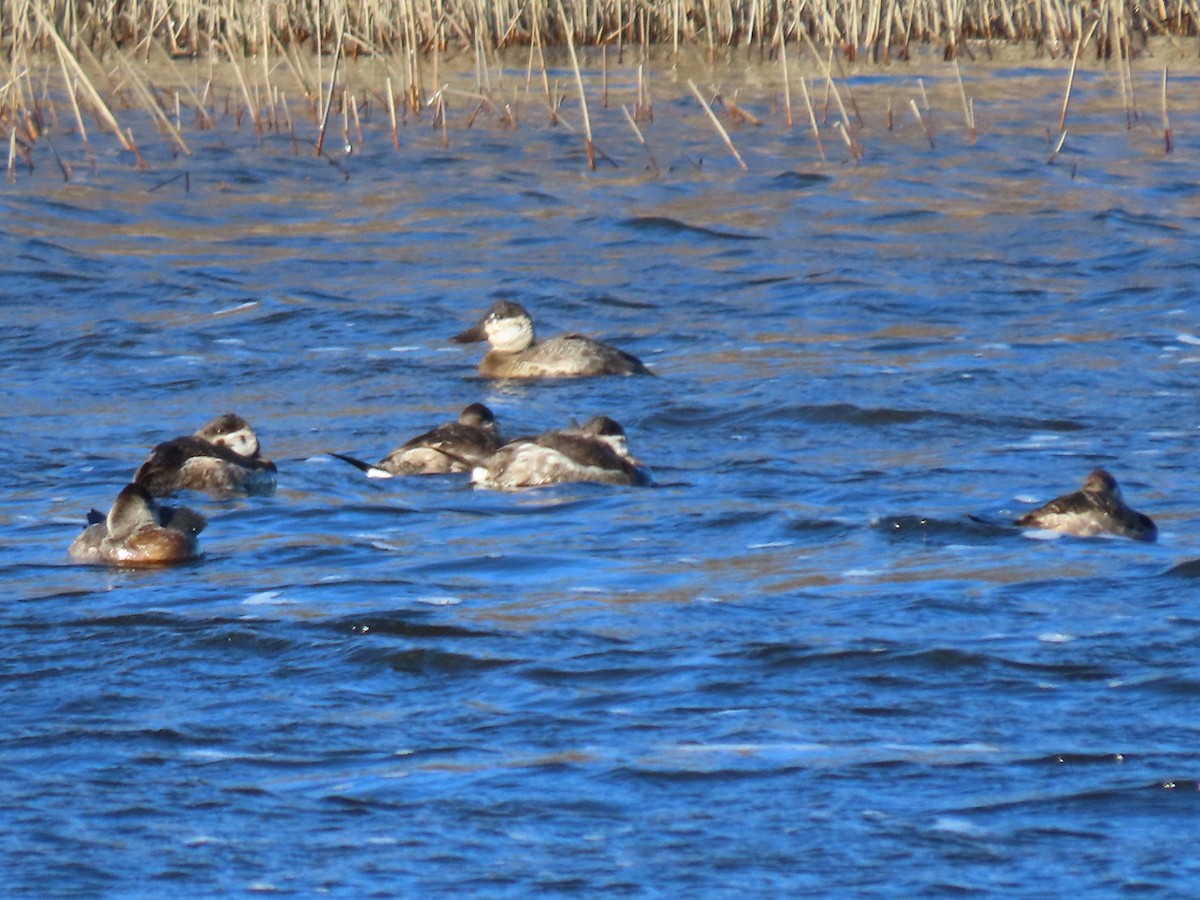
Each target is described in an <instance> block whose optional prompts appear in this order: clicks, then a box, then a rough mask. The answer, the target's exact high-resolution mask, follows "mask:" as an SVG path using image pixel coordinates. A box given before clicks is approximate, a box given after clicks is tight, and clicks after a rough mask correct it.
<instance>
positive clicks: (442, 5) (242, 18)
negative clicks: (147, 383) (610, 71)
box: [0, 0, 1200, 65]
mask: <svg viewBox="0 0 1200 900" xmlns="http://www.w3.org/2000/svg"><path fill="white" fill-rule="evenodd" d="M1198 21H1200V0H1150V2H1143V0H1092V2H1089V3H1087V4H1081V3H1079V2H1078V0H786V2H785V0H657V2H653V3H651V2H646V0H553V2H551V0H491V2H490V3H485V2H482V0H102V2H90V3H89V2H80V0H0V41H2V43H3V47H4V50H5V51H6V53H7V54H8V58H9V59H10V60H13V59H16V58H19V57H21V56H23V55H25V54H29V53H32V52H36V51H39V50H52V49H53V48H54V45H55V44H56V42H57V40H59V39H61V40H62V41H64V42H66V44H67V45H68V46H70V47H71V48H72V49H73V50H76V52H77V48H78V47H79V46H81V45H86V46H88V48H89V49H90V50H91V51H92V52H93V53H98V52H104V51H105V50H106V49H107V48H109V47H116V48H120V49H122V50H123V51H124V52H125V53H127V54H129V55H130V56H131V57H137V56H142V57H146V58H149V57H150V56H152V55H153V54H154V53H155V52H156V50H162V51H164V52H166V53H169V54H171V55H174V56H186V55H195V54H211V53H222V54H230V55H243V56H247V57H249V56H255V57H259V58H261V59H263V60H269V59H272V58H276V59H284V58H285V57H287V56H288V55H289V54H291V53H294V52H295V51H296V50H297V49H298V48H308V49H310V50H313V51H315V52H317V53H318V54H320V55H323V56H328V57H331V56H333V55H334V54H335V53H337V52H341V51H344V52H345V53H346V54H347V55H350V56H357V55H360V54H364V53H366V54H380V53H385V54H388V55H391V56H394V57H397V58H404V57H410V58H414V59H415V58H416V57H418V56H420V55H422V54H428V53H430V52H433V51H445V50H447V49H449V48H451V47H458V48H460V49H464V50H468V51H475V50H477V49H484V50H488V49H498V48H505V47H514V46H535V45H540V46H546V47H552V46H566V45H567V44H569V43H574V44H576V45H587V44H592V45H610V46H615V47H617V48H622V47H624V46H626V45H631V44H638V45H643V46H648V45H651V44H653V45H662V46H669V47H672V48H673V49H675V50H678V48H679V47H680V45H682V44H691V45H695V46H699V47H703V48H705V49H707V50H709V51H710V52H713V53H715V52H717V50H718V48H725V47H744V48H752V49H755V50H757V51H758V52H760V53H762V54H772V55H773V54H775V53H777V52H780V51H781V49H782V48H784V47H785V46H786V44H787V43H792V44H794V45H796V46H802V45H803V44H804V42H805V41H806V40H809V41H812V42H813V43H815V44H816V45H818V46H821V47H829V48H837V49H838V50H839V52H840V53H842V54H843V55H844V57H845V58H846V59H848V60H850V61H854V60H856V59H857V58H859V57H860V56H863V55H867V56H869V57H871V58H873V59H875V60H877V61H882V60H887V59H891V58H897V57H898V58H903V57H905V56H906V55H908V54H909V53H910V52H911V51H912V48H913V46H914V45H934V46H937V47H939V48H940V49H941V51H942V52H943V54H944V55H945V57H946V58H947V59H949V58H953V57H955V56H957V55H959V54H960V53H961V52H963V51H964V50H966V52H968V53H969V52H971V51H970V48H969V47H967V48H964V46H963V44H964V42H968V41H973V40H982V41H985V42H992V41H1004V42H1016V41H1030V42H1034V43H1036V44H1037V45H1038V46H1039V47H1043V48H1046V49H1047V50H1048V51H1049V52H1050V53H1052V54H1064V55H1066V54H1069V53H1070V52H1072V51H1073V48H1074V47H1075V45H1076V44H1077V43H1078V42H1079V41H1080V38H1081V36H1083V35H1085V34H1086V35H1089V38H1088V42H1089V43H1090V46H1091V49H1092V51H1093V52H1095V53H1096V54H1097V55H1098V56H1101V57H1104V58H1111V57H1113V56H1114V55H1121V54H1123V53H1126V54H1128V53H1133V52H1136V45H1137V43H1138V42H1139V41H1144V40H1146V39H1147V38H1149V37H1151V36H1155V35H1172V36H1178V37H1187V36H1195V35H1196V34H1197V22H1198ZM265 64H266V63H264V65H265ZM413 65H416V63H415V62H414V63H413Z"/></svg>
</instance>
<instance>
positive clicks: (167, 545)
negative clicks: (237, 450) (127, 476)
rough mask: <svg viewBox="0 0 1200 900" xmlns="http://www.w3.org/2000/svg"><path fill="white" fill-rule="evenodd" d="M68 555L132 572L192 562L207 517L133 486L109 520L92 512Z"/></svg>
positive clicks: (123, 493) (123, 494) (119, 497)
mask: <svg viewBox="0 0 1200 900" xmlns="http://www.w3.org/2000/svg"><path fill="white" fill-rule="evenodd" d="M88 522H89V523H90V524H88V526H87V527H86V528H85V529H84V531H83V534H81V535H79V537H77V538H75V540H74V541H73V542H72V544H71V546H70V548H68V550H67V555H68V556H70V558H71V559H72V560H73V561H74V562H77V563H85V564H89V565H111V566H125V567H131V568H139V567H147V566H165V565H170V564H172V563H180V562H187V561H188V560H191V559H194V558H195V557H196V554H197V536H198V535H199V534H200V532H201V531H203V530H204V526H205V525H206V524H207V523H206V522H205V519H204V516H202V515H200V514H199V513H198V512H195V511H193V510H190V509H187V508H185V507H180V508H171V507H168V506H159V505H158V503H157V502H156V501H155V499H154V498H153V497H152V496H151V495H150V493H149V491H147V490H146V489H145V488H144V487H142V486H141V485H138V484H128V485H126V486H125V487H124V488H123V489H122V490H121V493H119V494H118V495H117V499H116V500H115V501H114V502H113V505H112V509H110V510H109V511H108V515H104V514H103V513H99V512H96V511H95V510H93V511H92V512H91V513H90V514H89V515H88Z"/></svg>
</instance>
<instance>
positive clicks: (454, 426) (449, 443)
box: [329, 403, 504, 478]
mask: <svg viewBox="0 0 1200 900" xmlns="http://www.w3.org/2000/svg"><path fill="white" fill-rule="evenodd" d="M503 443H504V438H502V437H501V436H500V429H499V426H497V425H496V416H495V415H494V414H493V413H492V411H491V410H490V409H488V408H487V407H486V406H484V405H483V404H482V403H472V404H471V405H470V406H468V407H466V408H465V409H464V410H463V411H462V412H461V413H459V416H458V419H457V421H454V422H445V423H444V424H442V425H439V426H437V427H436V428H434V429H432V430H430V431H426V432H425V433H424V434H419V435H417V436H416V437H415V438H412V439H411V440H408V441H405V442H404V443H403V444H402V445H400V446H399V447H397V448H396V449H395V450H393V451H392V452H391V453H389V454H388V455H387V456H385V457H384V458H383V459H381V460H380V461H379V464H378V465H371V464H370V463H368V462H363V461H362V460H361V459H355V458H354V457H353V456H343V455H342V454H341V453H330V454H329V455H330V456H333V457H335V458H337V459H340V460H343V461H345V462H348V463H350V465H352V466H354V467H355V468H358V469H361V470H362V471H364V472H366V473H367V477H368V478H391V477H393V476H395V475H444V474H450V473H455V472H470V471H471V470H472V469H473V468H475V467H476V466H477V465H479V464H481V463H482V462H483V461H484V460H486V459H487V458H488V457H489V456H491V455H492V454H493V453H495V452H496V451H497V450H499V449H500V447H501V445H502V444H503Z"/></svg>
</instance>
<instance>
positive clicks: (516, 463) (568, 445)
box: [471, 416, 652, 490]
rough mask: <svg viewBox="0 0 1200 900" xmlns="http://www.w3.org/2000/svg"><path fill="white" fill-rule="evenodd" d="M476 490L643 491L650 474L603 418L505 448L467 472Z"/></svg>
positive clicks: (612, 424) (621, 434)
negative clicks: (594, 487) (594, 486)
mask: <svg viewBox="0 0 1200 900" xmlns="http://www.w3.org/2000/svg"><path fill="white" fill-rule="evenodd" d="M471 482H472V483H473V484H474V485H475V486H476V487H480V488H491V489H493V490H517V489H519V488H528V487H540V486H543V485H549V484H567V483H571V482H594V483H598V484H622V485H633V486H645V485H649V484H651V483H652V480H651V478H650V473H649V472H647V471H646V469H644V468H643V467H642V466H641V464H640V463H639V462H638V461H637V460H636V459H635V458H634V457H633V456H632V455H631V454H630V452H629V443H628V441H627V440H626V437H625V429H624V428H622V427H621V426H620V424H618V423H617V422H615V421H613V420H612V419H610V418H609V417H608V416H596V417H595V418H594V419H591V420H590V421H588V422H587V423H586V424H585V425H583V426H575V427H571V428H564V429H562V430H559V431H546V432H543V433H542V434H539V435H537V436H536V437H527V438H519V439H517V440H515V441H512V442H511V443H508V444H505V445H504V446H503V447H501V448H500V449H499V450H497V451H496V452H495V453H493V454H492V455H491V456H490V457H489V458H488V459H487V461H486V462H484V463H483V464H482V465H480V466H477V467H476V468H475V470H474V471H473V472H472V473H471Z"/></svg>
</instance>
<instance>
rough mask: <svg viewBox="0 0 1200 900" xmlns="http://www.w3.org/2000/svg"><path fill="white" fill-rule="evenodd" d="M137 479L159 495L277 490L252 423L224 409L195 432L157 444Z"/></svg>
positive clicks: (271, 465) (222, 494)
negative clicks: (224, 412)
mask: <svg viewBox="0 0 1200 900" xmlns="http://www.w3.org/2000/svg"><path fill="white" fill-rule="evenodd" d="M133 480H134V482H135V483H137V484H140V485H142V486H143V487H144V488H145V489H146V490H147V491H149V492H150V493H151V494H152V495H153V496H155V497H165V496H167V495H168V494H173V493H175V492H176V491H180V490H193V491H204V492H205V493H207V494H211V495H213V496H216V497H229V496H232V495H235V494H271V493H274V491H275V482H276V470H275V463H273V462H271V461H270V460H266V459H263V458H262V457H261V455H260V448H259V443H258V435H257V434H255V433H254V429H253V428H251V427H250V423H248V422H247V421H246V420H245V419H243V418H242V417H241V416H236V415H234V414H232V413H226V414H225V415H223V416H217V417H216V418H215V419H213V420H212V421H211V422H208V423H207V424H206V425H204V427H202V428H201V429H200V430H199V431H197V432H196V433H195V434H193V435H189V436H187V437H179V438H174V439H173V440H169V441H163V442H162V443H161V444H158V445H157V446H156V447H155V448H154V450H153V451H152V452H151V454H150V457H149V459H147V460H146V461H145V462H144V463H142V465H141V466H140V467H139V468H138V470H137V472H136V473H135V474H134V476H133Z"/></svg>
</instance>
